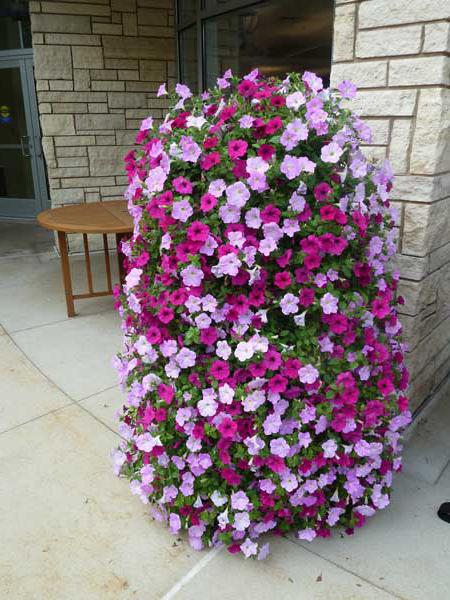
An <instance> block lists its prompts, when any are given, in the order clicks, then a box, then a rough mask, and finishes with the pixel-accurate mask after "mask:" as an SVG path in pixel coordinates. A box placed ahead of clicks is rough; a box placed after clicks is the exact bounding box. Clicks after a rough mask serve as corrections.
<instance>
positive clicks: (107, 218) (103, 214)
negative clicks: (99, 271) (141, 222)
mask: <svg viewBox="0 0 450 600" xmlns="http://www.w3.org/2000/svg"><path fill="white" fill-rule="evenodd" d="M37 219H38V222H39V223H40V225H42V227H45V228H46V229H51V230H52V231H57V232H58V242H59V251H60V255H61V271H62V277H63V284H64V291H65V294H66V305H67V315H68V316H69V317H74V316H75V307H74V300H82V299H84V298H97V297H98V296H109V295H111V294H112V293H113V290H112V282H111V264H110V260H109V258H110V257H109V248H108V233H113V234H115V235H116V241H117V258H118V264H119V277H120V281H121V283H123V278H124V269H123V261H122V260H121V257H120V251H119V242H120V240H121V238H122V237H123V236H124V234H131V232H132V231H133V219H132V218H131V216H130V214H129V213H128V210H127V203H126V201H125V200H110V201H105V202H93V203H89V204H68V205H67V206H62V207H60V208H51V209H49V210H44V211H43V212H41V213H40V214H39V215H38V217H37ZM68 233H81V234H83V242H84V257H85V263H86V276H87V283H88V289H89V291H88V292H86V293H84V294H74V293H73V290H72V277H71V274H70V263H69V253H68V247H67V234H68ZM91 233H97V234H102V235H103V250H104V255H105V268H106V278H107V282H108V290H106V291H102V292H94V287H93V284H92V271H91V259H90V256H89V244H88V237H87V236H88V234H91Z"/></svg>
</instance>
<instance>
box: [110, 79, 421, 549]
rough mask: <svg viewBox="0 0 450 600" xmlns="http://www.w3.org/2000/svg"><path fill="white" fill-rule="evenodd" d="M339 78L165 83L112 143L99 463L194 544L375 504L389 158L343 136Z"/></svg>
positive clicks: (396, 404)
mask: <svg viewBox="0 0 450 600" xmlns="http://www.w3.org/2000/svg"><path fill="white" fill-rule="evenodd" d="M159 93H160V94H164V93H165V88H164V86H161V88H160V92H159ZM354 93H355V88H354V86H353V85H352V84H350V83H349V82H343V83H342V84H341V85H340V86H339V87H338V89H336V90H332V89H323V87H322V81H321V79H320V78H319V77H317V76H316V75H314V74H312V73H309V72H305V73H304V74H303V76H300V75H299V74H295V73H293V74H291V75H289V76H288V77H287V78H286V79H285V80H284V81H279V80H272V79H270V80H267V79H263V78H261V77H260V76H259V74H258V72H257V71H253V72H252V73H250V74H249V75H247V76H246V77H244V78H243V79H242V80H239V79H238V78H236V77H233V76H232V74H231V73H230V72H227V73H225V75H224V76H223V77H222V78H220V79H219V80H218V82H217V87H216V88H215V89H213V90H211V91H209V92H205V93H203V94H202V95H201V96H200V97H194V96H192V94H191V92H190V90H189V89H188V88H187V87H186V86H184V85H177V86H176V97H175V98H174V101H173V108H172V109H171V110H170V111H169V112H168V114H167V116H166V118H165V120H164V123H163V124H162V125H161V126H160V127H159V128H158V129H156V128H154V127H153V123H152V119H151V118H149V119H145V120H144V121H143V123H142V126H141V129H140V132H139V134H138V137H137V143H138V146H137V148H136V149H135V150H133V151H132V152H131V153H130V154H129V155H128V156H127V157H126V168H127V172H128V177H129V186H128V189H127V191H126V198H127V200H128V205H129V210H130V212H131V214H132V215H133V217H134V222H135V228H134V234H133V236H132V238H131V240H129V241H128V242H125V243H124V244H123V250H124V252H125V254H126V256H127V268H128V275H127V277H126V283H125V285H124V286H123V290H122V291H121V293H120V296H119V297H118V299H117V308H118V310H119V312H120V314H121V316H122V319H123V331H124V334H125V340H124V349H123V352H122V353H121V354H120V355H119V356H118V357H117V358H116V366H117V368H118V371H119V374H120V378H121V381H122V383H123V384H124V386H125V387H126V389H127V400H126V403H125V406H124V407H123V410H122V414H121V416H120V421H121V423H120V433H121V434H122V436H123V438H124V440H123V441H122V442H121V444H120V447H119V448H118V449H117V450H116V452H115V453H114V465H115V470H116V472H117V473H118V474H119V473H120V474H122V475H124V476H126V477H127V478H128V479H129V480H130V485H131V491H132V493H134V494H136V495H138V496H139V497H140V498H141V500H142V501H143V502H144V503H151V505H152V511H153V514H154V515H155V516H157V518H159V519H161V520H164V521H166V523H167V524H168V527H169V528H170V531H171V532H172V533H174V534H177V533H178V532H180V531H182V530H186V531H187V534H188V537H189V542H190V544H191V545H192V546H193V547H194V548H196V549H201V548H203V547H205V546H209V545H211V544H214V545H216V544H225V545H226V546H227V548H228V550H229V551H230V552H239V551H240V552H242V553H243V554H244V555H245V556H246V557H248V556H251V555H256V556H258V558H264V556H265V555H266V554H267V552H268V543H267V540H266V538H267V536H264V539H262V538H261V536H262V535H263V534H266V533H267V532H272V533H275V534H278V535H279V534H283V533H288V532H294V533H295V534H296V535H297V536H298V537H299V538H300V539H303V540H313V539H314V538H315V537H316V536H320V537H328V536H329V535H330V533H331V528H332V527H333V526H342V527H344V528H345V529H346V531H347V532H348V533H352V532H353V530H354V528H355V527H360V526H361V525H362V524H363V523H364V522H365V521H366V519H367V518H368V517H371V516H372V515H373V514H374V513H375V512H376V510H377V509H382V508H384V507H386V506H387V505H388V503H389V493H390V488H391V484H392V477H393V473H394V472H395V471H398V470H399V469H400V467H401V459H400V456H399V453H400V450H401V446H400V436H401V431H402V429H403V428H404V427H405V426H406V425H407V424H408V423H409V420H410V413H409V412H408V402H407V399H406V398H405V396H404V395H403V390H405V389H406V387H407V379H408V376H407V371H406V369H405V367H404V364H403V355H404V347H403V345H402V343H401V341H400V340H399V337H398V336H399V334H400V330H401V326H400V323H399V321H398V318H397V315H396V310H395V305H396V303H397V302H401V298H398V297H397V296H396V288H397V282H398V274H397V273H395V272H393V271H392V269H391V268H390V258H391V257H392V256H393V254H394V253H395V248H396V245H395V228H394V225H395V215H394V214H393V211H392V210H391V207H390V205H389V200H388V195H389V190H390V188H391V180H392V173H391V171H390V168H389V165H388V164H384V165H383V166H382V167H381V168H375V167H374V166H373V165H372V164H370V163H369V162H368V161H367V160H366V159H365V157H364V155H363V154H362V153H361V151H360V148H359V146H360V143H361V142H368V141H369V140H370V130H369V128H368V127H367V126H366V125H365V124H364V123H363V122H362V121H361V120H360V119H359V118H358V117H357V116H355V115H354V114H352V113H351V112H350V111H349V110H347V109H346V108H344V107H343V106H342V100H343V99H349V98H351V97H352V96H353V95H354Z"/></svg>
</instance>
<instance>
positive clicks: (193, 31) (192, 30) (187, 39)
mask: <svg viewBox="0 0 450 600" xmlns="http://www.w3.org/2000/svg"><path fill="white" fill-rule="evenodd" d="M178 40H179V53H180V79H181V81H182V82H183V83H186V84H187V85H188V86H189V87H190V88H191V90H193V91H195V92H197V91H198V87H199V86H198V61H197V28H196V26H195V25H193V26H192V27H188V28H187V29H184V30H183V31H181V32H180V34H179V38H178Z"/></svg>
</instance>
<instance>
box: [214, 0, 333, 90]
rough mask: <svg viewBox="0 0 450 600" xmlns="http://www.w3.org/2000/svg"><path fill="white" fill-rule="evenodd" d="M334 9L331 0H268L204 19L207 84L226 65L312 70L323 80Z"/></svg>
mask: <svg viewBox="0 0 450 600" xmlns="http://www.w3.org/2000/svg"><path fill="white" fill-rule="evenodd" d="M214 1H218V0H214ZM332 9H333V5H332V1H331V0H315V1H314V2H310V1H308V0H278V1H273V0H272V1H268V2H264V3H262V4H258V5H256V6H249V7H247V8H244V9H240V10H238V11H236V12H231V13H227V14H224V15H220V16H218V17H213V18H210V19H207V20H206V21H205V22H204V36H205V56H204V75H205V87H210V86H212V85H214V83H215V80H216V78H217V77H218V76H219V75H220V74H222V73H223V72H224V71H225V70H226V69H227V68H231V69H232V70H233V72H234V73H235V74H236V75H245V74H246V73H248V72H249V71H251V70H252V69H253V68H255V67H258V69H259V70H260V72H261V73H262V74H264V75H267V76H271V75H274V76H275V75H277V76H283V75H284V74H285V73H287V72H289V71H305V70H310V71H314V72H316V73H317V74H318V75H321V76H322V77H323V78H324V79H325V82H326V83H327V82H328V80H329V75H330V66H331V40H332V18H333V17H332V15H333V11H332Z"/></svg>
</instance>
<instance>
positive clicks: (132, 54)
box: [30, 0, 175, 206]
mask: <svg viewBox="0 0 450 600" xmlns="http://www.w3.org/2000/svg"><path fill="white" fill-rule="evenodd" d="M30 13H31V25H32V31H33V49H34V61H35V77H36V86H37V97H38V103H39V113H40V121H41V128H42V135H43V140H42V143H43V148H44V154H45V159H46V163H47V169H48V176H49V184H50V196H51V201H52V205H53V206H58V205H62V204H67V203H70V202H93V201H98V200H104V199H108V198H120V197H122V195H123V189H124V184H125V182H126V178H125V177H124V170H123V161H122V157H123V155H124V154H125V153H126V152H127V151H128V149H129V148H130V147H131V146H132V145H133V141H134V138H135V136H136V131H137V128H138V126H139V124H140V121H141V120H142V118H144V117H147V116H149V114H151V115H153V117H155V118H158V117H161V116H162V109H163V108H164V107H165V101H163V100H160V99H157V98H156V90H157V88H158V86H159V84H160V83H161V82H162V81H173V78H174V74H175V62H174V61H175V37H174V35H175V34H174V3H173V0H84V1H83V2H78V1H75V0H66V1H61V2H60V1H56V0H49V1H45V2H44V1H42V2H30Z"/></svg>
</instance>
